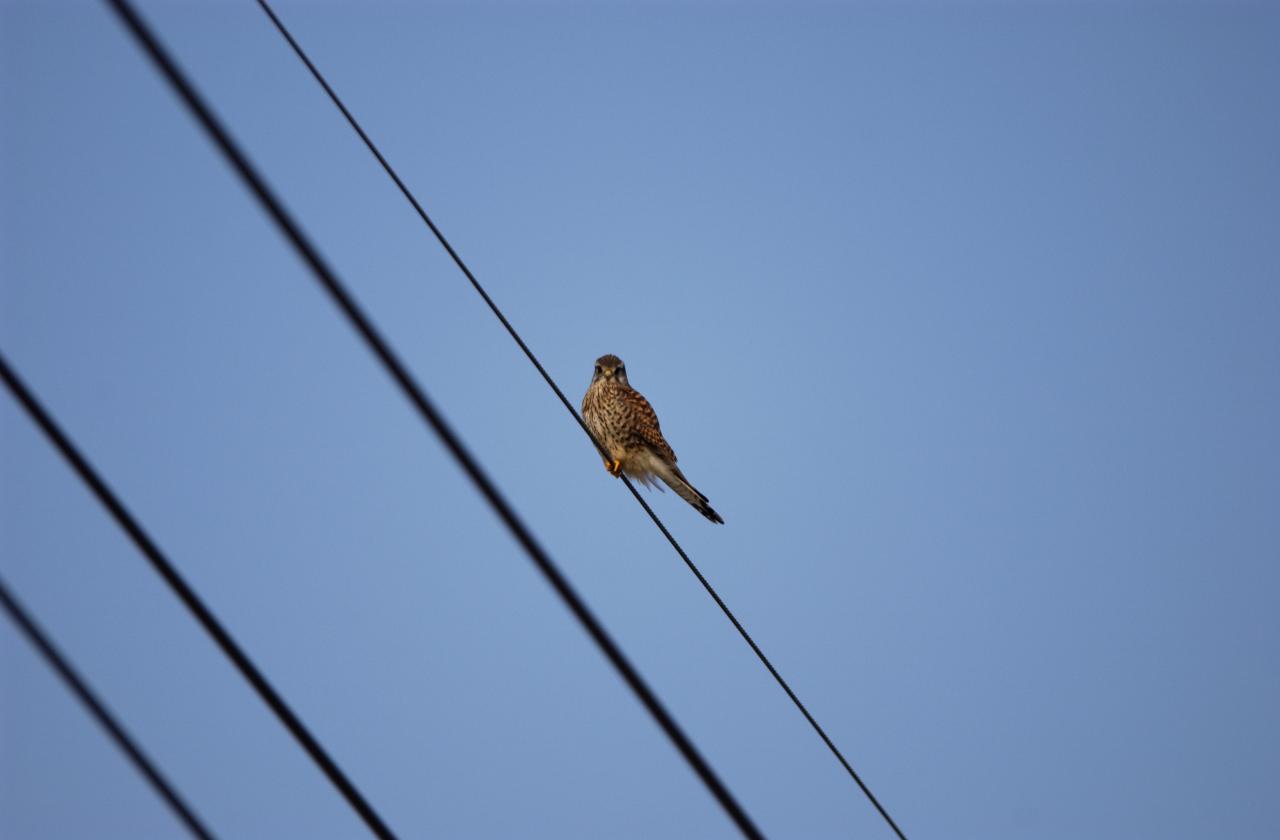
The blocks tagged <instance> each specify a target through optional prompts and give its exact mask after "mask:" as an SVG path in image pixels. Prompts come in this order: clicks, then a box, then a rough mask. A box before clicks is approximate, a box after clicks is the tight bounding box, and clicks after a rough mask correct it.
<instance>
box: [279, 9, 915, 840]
mask: <svg viewBox="0 0 1280 840" xmlns="http://www.w3.org/2000/svg"><path fill="white" fill-rule="evenodd" d="M257 2H258V5H259V6H261V7H262V10H263V11H264V12H266V14H267V17H269V18H271V22H272V23H273V24H275V27H276V29H278V30H279V31H280V34H281V35H283V36H284V39H285V40H286V41H288V42H289V46H290V47H292V48H293V51H294V53H296V54H297V56H298V58H299V59H301V60H302V63H303V64H305V65H306V66H307V69H308V70H310V71H311V75H312V76H314V77H315V80H316V81H317V82H319V83H320V86H321V87H322V88H324V91H325V93H327V94H328V95H329V98H330V99H331V100H332V101H333V104H334V105H336V106H337V108H338V110H339V111H341V112H342V115H343V116H344V117H346V119H347V122H348V123H350V124H351V127H352V128H353V129H354V130H355V132H356V134H358V135H359V136H360V139H361V140H362V141H364V144H365V146H366V147H367V148H368V149H369V151H370V152H371V153H372V154H373V156H374V157H375V158H376V159H377V161H378V163H380V164H381V165H382V168H383V169H384V170H385V171H386V173H387V175H388V176H390V178H391V180H392V181H393V182H394V183H395V185H396V186H397V187H398V188H399V189H400V192H401V193H402V194H403V195H404V197H405V198H406V199H407V200H408V202H409V204H411V205H412V206H413V209H414V210H415V211H416V212H417V214H418V217H419V218H421V219H422V221H423V222H424V223H426V225H427V227H428V228H430V229H431V232H432V233H433V234H435V237H436V239H437V240H439V242H440V244H441V245H442V246H443V247H444V249H445V251H447V252H448V254H449V256H450V257H452V258H453V261H454V263H456V264H457V266H458V268H459V269H461V270H462V273H463V274H464V275H466V278H467V280H469V281H470V282H471V286H472V288H474V289H475V290H476V292H477V293H478V294H479V295H480V297H481V298H483V299H484V302H485V303H486V304H487V305H488V307H489V309H490V310H491V311H492V312H493V314H494V316H495V317H496V318H497V319H498V320H499V321H500V322H501V323H502V326H503V327H505V328H506V330H507V333H508V334H510V336H511V338H512V339H513V340H514V341H515V343H516V344H517V345H519V347H520V349H521V350H522V351H524V354H525V356H527V357H528V359H529V361H530V362H531V363H532V364H533V366H534V367H535V368H537V369H538V373H540V374H542V378H543V379H544V380H545V381H546V383H547V385H548V386H550V388H551V390H552V391H554V392H555V395H556V396H557V397H559V398H560V402H561V403H563V404H564V407H565V410H567V411H568V412H569V414H570V415H572V417H573V419H574V420H576V421H577V423H578V425H579V426H581V427H582V431H583V432H584V433H585V434H586V436H587V437H588V438H590V439H591V443H592V444H593V445H594V446H595V447H596V449H597V450H598V451H599V452H600V455H601V457H603V458H605V459H606V460H609V458H610V455H609V453H608V452H606V451H605V449H604V447H603V446H601V444H600V441H598V440H596V437H595V435H593V434H592V433H591V430H590V429H588V428H587V425H586V423H584V422H583V421H582V417H581V416H580V415H579V414H578V411H577V409H575V408H574V407H573V404H572V403H570V402H569V400H568V398H567V397H565V395H564V391H562V390H560V386H559V385H557V384H556V382H555V380H554V379H552V378H551V375H550V374H549V373H547V370H546V368H544V367H543V366H542V362H540V361H538V358H537V356H535V355H534V354H533V351H532V350H530V349H529V346H528V345H527V344H525V343H524V339H522V338H521V337H520V334H519V333H517V332H516V329H515V327H513V326H511V322H510V321H508V320H507V316H506V315H504V314H503V313H502V310H500V309H499V308H498V305H497V304H496V303H494V302H493V298H491V297H489V294H488V292H486V291H485V290H484V287H483V286H481V285H480V282H479V281H478V280H476V278H475V275H474V274H472V273H471V269H470V268H468V267H467V264H466V263H464V262H463V261H462V257H460V256H458V252H457V251H455V250H454V249H453V246H452V245H450V244H449V240H447V239H446V238H445V236H444V234H443V233H442V232H441V231H440V228H438V227H436V224H435V222H433V221H432V220H431V217H430V216H428V215H427V211H426V210H424V209H423V208H422V205H421V204H419V203H418V199H417V198H415V197H414V195H413V193H412V192H410V190H409V188H408V187H407V186H405V183H404V181H402V180H400V176H399V175H398V174H396V171H395V169H393V168H392V167H391V164H390V163H388V162H387V159H386V158H385V157H383V156H382V152H381V151H379V150H378V147H377V146H376V145H374V142H373V140H371V139H370V138H369V135H368V134H366V133H365V130H364V129H363V128H362V127H361V126H360V123H359V122H358V121H357V120H356V118H355V117H354V116H352V114H351V112H350V111H349V110H347V106H346V105H344V104H343V102H342V100H341V99H340V98H339V97H338V94H337V93H335V92H334V90H333V88H332V87H330V85H329V82H328V81H327V80H326V79H325V77H324V76H323V75H322V74H321V73H320V71H319V70H318V69H317V68H316V66H315V64H313V63H312V61H311V59H310V58H308V57H307V54H306V53H305V52H304V51H303V49H302V47H301V46H300V45H299V44H298V42H297V40H295V39H294V37H293V35H292V34H291V33H290V32H289V30H288V29H287V28H286V27H285V25H284V23H283V22H282V21H281V20H280V18H279V17H278V16H277V15H276V13H275V12H274V11H273V10H272V8H271V6H270V5H268V3H267V2H266V0H257ZM620 478H622V481H623V483H624V484H626V485H627V489H628V490H630V491H631V495H632V496H634V497H635V499H636V501H637V502H639V503H640V506H641V507H642V508H644V511H645V513H647V514H649V518H650V519H652V520H653V524H654V525H656V526H658V530H659V531H661V532H662V535H663V536H664V537H666V538H667V542H669V543H671V547H672V548H674V549H675V550H676V553H677V554H679V555H680V559H681V560H683V561H684V563H685V565H686V566H688V567H689V571H691V572H693V574H694V577H696V578H697V579H698V582H699V583H701V584H702V587H703V588H704V589H706V590H707V594H709V595H710V596H711V598H712V599H713V600H714V601H715V602H716V605H717V606H719V607H720V609H721V610H722V611H723V612H724V614H725V616H726V617H727V618H728V619H729V621H730V622H731V623H732V624H733V626H734V628H735V629H736V630H737V631H738V633H739V634H741V636H742V638H743V639H744V640H745V641H746V643H747V644H748V645H749V646H750V647H751V650H752V651H753V652H754V653H755V655H756V656H757V657H758V658H759V659H760V661H761V662H762V663H763V664H764V667H765V668H767V669H768V671H769V673H770V674H772V675H773V678H774V679H775V680H777V682H778V685H780V686H781V687H782V690H783V691H784V692H786V695H787V696H788V697H790V698H791V702H792V703H794V704H795V706H796V708H797V709H799V710H800V714H802V715H804V719H805V720H807V721H808V722H809V725H810V726H812V727H813V729H814V731H815V732H817V733H818V737H820V738H821V739H822V742H823V743H824V744H826V745H827V749H829V750H830V751H831V752H832V753H833V754H834V755H835V757H836V759H838V760H839V762H840V764H841V765H842V766H843V767H844V769H845V772H847V773H848V774H849V776H850V777H851V778H852V779H853V781H854V782H856V783H857V785H858V787H859V788H860V789H861V790H862V792H863V794H865V795H866V797H867V799H868V800H870V802H871V804H872V805H874V806H875V809H876V810H877V811H879V812H880V816H882V817H884V819H885V822H887V823H888V824H889V827H890V828H892V829H893V831H894V833H895V834H896V835H897V836H898V837H899V838H901V840H906V835H904V834H903V833H902V829H900V828H898V824H897V823H896V822H894V820H893V817H891V816H889V812H888V811H886V810H885V808H884V806H883V805H881V804H880V801H879V800H878V799H876V797H875V795H874V794H873V793H872V792H871V789H870V788H868V787H867V785H866V784H865V783H864V782H863V781H862V778H861V777H860V776H859V775H858V774H857V772H856V771H855V770H854V769H853V766H852V765H850V764H849V762H848V760H847V759H846V758H845V757H844V754H843V753H841V752H840V750H839V748H838V747H836V745H835V743H834V742H833V741H832V740H831V738H830V737H828V736H827V733H826V731H825V730H823V728H822V727H821V726H820V725H819V724H818V721H817V720H816V719H814V717H813V715H811V714H810V713H809V710H808V709H807V708H805V705H804V703H802V702H800V698H799V697H798V696H796V693H795V692H794V691H792V690H791V686H790V685H788V684H787V681H786V680H784V679H783V678H782V675H781V674H779V673H778V669H777V668H775V667H773V663H772V662H770V661H769V658H768V657H767V656H765V655H764V651H762V650H761V649H760V646H759V645H757V644H756V643H755V640H754V639H752V638H751V635H750V634H749V633H747V630H746V628H745V627H743V626H742V623H741V622H740V621H738V619H737V616H735V615H734V614H733V612H732V611H731V610H730V609H729V607H728V605H727V604H725V602H724V600H723V599H721V597H720V595H719V594H718V593H717V592H716V590H715V589H714V588H713V587H712V586H711V584H710V583H709V582H708V581H707V579H706V578H705V577H703V575H702V572H700V571H699V570H698V567H697V566H695V565H694V563H693V561H692V560H690V559H689V555H688V554H686V553H685V550H684V549H683V548H681V546H680V543H678V542H676V538H675V537H673V536H672V535H671V532H670V531H669V530H667V526H666V525H665V524H663V522H662V520H661V519H659V518H658V515H657V514H656V513H654V512H653V508H651V507H649V503H648V502H646V501H645V499H644V497H643V496H641V495H640V492H639V491H638V490H636V488H635V485H633V484H632V483H631V481H630V480H629V479H628V478H627V477H626V476H625V475H624V476H620Z"/></svg>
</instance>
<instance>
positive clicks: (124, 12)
mask: <svg viewBox="0 0 1280 840" xmlns="http://www.w3.org/2000/svg"><path fill="white" fill-rule="evenodd" d="M105 2H107V3H108V4H109V5H110V6H111V7H112V9H113V10H115V12H116V13H117V14H118V15H119V17H120V19H121V21H122V22H123V23H124V24H125V25H126V27H128V29H129V30H130V32H132V33H133V35H134V37H135V38H136V39H137V41H138V44H139V46H141V47H142V48H143V50H144V51H145V52H146V53H147V54H148V55H149V56H150V58H151V60H152V61H153V62H154V63H155V66H156V69H157V70H159V71H160V73H161V74H162V75H164V77H165V78H166V79H167V80H168V81H169V83H170V84H171V85H172V86H173V88H174V91H175V92H176V93H177V94H178V95H179V96H180V97H181V99H182V101H183V102H184V103H185V104H186V106H187V108H188V109H189V110H190V111H191V113H192V115H193V116H194V117H195V118H196V119H197V120H198V121H199V123H200V124H201V126H202V127H203V128H204V129H205V131H206V132H207V133H208V134H209V137H210V139H211V140H213V142H214V144H215V145H216V146H217V147H218V149H219V150H220V151H221V152H222V154H223V155H224V156H225V157H226V159H227V162H228V163H229V164H231V166H232V168H233V169H235V171H236V173H237V174H238V175H239V176H240V178H241V179H242V180H243V181H244V183H245V186H246V187H248V188H249V190H250V191H251V192H252V193H253V194H254V196H255V197H256V198H257V199H258V201H259V202H260V203H261V204H262V206H263V209H265V210H266V211H267V214H268V215H269V216H271V218H272V219H273V220H274V221H275V223H276V224H277V225H278V226H279V227H280V230H281V232H282V233H283V234H284V236H285V238H287V239H288V240H289V242H290V243H291V244H292V245H293V247H294V248H295V249H296V250H297V252H298V254H299V256H301V257H302V259H303V261H304V262H305V263H306V264H307V266H308V267H309V268H310V269H311V272H312V274H313V275H314V276H315V279H316V281H317V282H318V283H319V284H320V285H321V286H322V287H323V288H324V289H325V291H327V292H328V293H329V295H330V297H331V298H332V299H333V301H334V303H335V304H336V305H337V306H338V308H339V309H340V310H341V311H342V313H343V314H344V315H345V316H346V317H347V320H348V321H350V322H351V325H352V327H353V328H354V329H355V330H356V332H357V333H359V335H360V337H361V338H362V339H364V342H365V344H366V345H367V346H368V347H369V350H370V351H371V352H372V353H373V354H374V355H375V356H376V357H377V358H378V360H379V361H380V362H381V363H382V365H383V367H385V368H386V370H387V373H388V374H390V376H391V378H392V379H394V380H395V382H396V384H397V385H399V387H400V389H401V391H403V392H404V395H405V396H406V397H407V398H408V399H409V401H410V402H411V403H412V404H413V406H414V408H416V409H417V411H418V413H419V415H420V416H421V417H422V419H423V420H424V421H425V422H426V423H427V424H428V425H429V426H430V427H431V429H432V430H433V431H434V432H435V433H436V435H437V437H439V438H440V441H441V442H442V443H443V444H444V445H445V448H446V449H448V450H449V453H450V454H451V455H452V456H453V458H454V460H456V461H457V462H458V464H459V466H461V467H462V469H463V471H464V472H466V474H467V476H468V477H469V478H470V479H471V481H472V483H473V484H474V485H475V487H476V489H477V490H478V491H479V492H480V493H481V495H483V496H484V497H485V499H486V500H487V501H488V503H489V505H490V506H491V507H492V508H493V509H494V512H495V513H497V514H498V516H499V517H500V518H501V519H502V521H503V523H505V524H506V526H507V529H508V530H509V531H510V532H511V534H512V536H514V537H515V538H516V540H517V542H519V543H520V545H521V546H522V547H523V548H524V550H525V552H526V553H527V554H528V555H529V557H530V559H532V560H533V562H534V564H535V565H536V566H537V567H538V570H539V571H541V572H542V574H543V576H544V577H545V578H546V579H547V581H548V583H550V584H551V586H552V587H553V588H554V589H555V591H556V593H557V594H558V595H559V596H560V598H561V599H562V600H563V601H564V603H565V605H566V606H567V607H568V608H569V610H570V611H571V612H572V613H573V614H574V616H575V617H576V618H577V619H578V621H579V623H580V624H581V625H582V627H583V629H584V630H586V631H587V633H588V634H589V635H590V636H591V638H592V640H593V641H595V643H596V645H597V646H598V647H599V648H600V650H601V652H602V653H604V655H605V657H606V658H608V660H609V661H610V662H611V663H612V664H613V666H614V668H616V669H617V671H618V673H619V674H620V675H621V676H622V678H623V679H624V680H625V681H626V683H627V685H628V686H629V687H630V688H631V690H632V691H633V692H634V693H635V694H636V696H637V698H638V699H639V700H640V702H641V703H642V704H643V705H644V707H645V708H646V709H647V710H648V711H649V713H650V714H651V715H652V716H653V718H654V720H655V721H656V722H657V723H658V725H659V726H660V727H661V728H662V730H663V731H664V732H666V734H667V736H668V737H669V738H670V739H671V741H672V743H673V744H674V745H675V747H676V748H677V749H678V750H679V751H680V754H681V755H682V756H684V759H685V761H687V762H688V763H689V765H690V767H691V768H692V769H693V770H694V772H695V773H697V775H698V776H699V778H701V779H702V781H703V783H704V784H705V785H706V786H707V788H708V790H710V792H711V793H712V795H713V796H714V797H715V798H716V800H717V801H718V802H719V803H720V805H721V807H722V808H724V810H725V812H726V813H727V814H728V815H729V817H730V818H731V819H732V820H733V821H734V822H735V823H736V824H737V826H738V828H739V829H740V830H741V831H742V833H743V834H744V835H746V836H747V837H752V838H756V837H763V835H762V834H761V833H760V830H759V829H758V828H756V826H755V824H754V823H753V822H752V821H751V818H750V817H748V816H747V813H746V811H744V810H743V809H742V806H741V805H739V804H738V802H737V800H736V799H734V797H733V795H732V794H731V793H730V792H729V789H728V788H727V787H725V785H724V783H723V782H722V781H721V780H720V778H719V776H717V775H716V773H715V771H714V770H713V769H712V768H711V765H710V764H708V763H707V761H706V759H704V758H703V757H702V755H701V753H699V752H698V750H697V748H696V747H695V746H694V745H693V742H692V741H691V740H689V737H688V736H687V735H686V734H685V733H684V731H683V730H682V729H681V728H680V726H679V724H677V723H676V721H675V719H674V718H673V717H671V715H670V713H669V712H668V711H667V710H666V708H665V707H664V706H663V705H662V702H661V701H660V700H659V699H658V697H657V695H656V694H654V693H653V691H652V689H650V688H649V686H648V684H647V683H645V681H644V679H643V678H642V677H641V676H640V674H639V672H638V671H636V669H635V668H634V667H633V666H632V665H631V663H630V661H629V660H628V659H627V658H626V656H625V655H624V654H623V652H622V649H621V648H619V647H618V645H617V643H615V642H614V641H613V639H612V638H611V637H610V636H609V634H608V632H607V631H606V630H605V629H604V626H603V625H601V624H600V622H599V620H597V619H596V617H595V616H594V615H593V614H592V613H591V611H590V610H589V609H588V607H587V605H586V603H585V602H584V601H583V600H582V599H581V598H580V597H579V596H578V594H577V593H576V592H575V591H574V590H573V588H572V587H571V586H570V584H569V581H568V579H567V578H565V576H564V575H563V573H561V572H560V570H559V568H558V567H557V566H556V565H555V563H554V561H552V559H551V557H550V556H549V555H548V554H547V553H546V551H544V550H543V548H542V546H541V545H539V544H538V542H537V541H536V540H535V539H534V536H533V533H532V532H531V531H530V530H529V528H528V526H526V525H525V524H524V522H523V521H522V520H521V519H520V517H519V516H518V515H517V514H516V512H515V510H514V509H513V508H512V507H511V505H510V504H509V503H508V502H507V500H506V499H505V498H504V497H503V496H502V494H501V493H500V492H499V491H498V488H497V485H495V484H494V483H493V481H492V480H491V479H490V478H489V476H488V474H486V473H485V472H484V470H483V469H482V468H481V467H480V464H479V462H478V461H476V459H475V458H474V457H473V456H472V455H471V453H470V452H469V451H468V450H467V449H466V447H465V446H464V445H463V443H462V440H461V438H459V437H458V435H457V433H456V432H455V431H454V430H453V428H452V427H451V426H450V425H449V424H448V423H447V422H446V421H445V419H444V417H443V415H442V414H441V413H440V412H439V410H438V409H436V407H435V405H434V404H433V403H432V402H431V401H430V399H429V398H428V397H427V395H426V392H425V391H423V389H422V388H421V386H419V385H418V383H417V382H416V381H415V380H414V378H413V376H412V375H411V374H410V373H409V370H408V368H407V367H405V365H404V363H403V362H401V361H400V359H399V358H398V357H397V356H396V355H395V353H394V352H393V351H392V350H391V346H390V345H389V344H388V343H387V341H386V339H384V338H383V337H382V335H381V334H380V333H379V332H378V331H377V329H376V328H375V327H374V326H373V322H372V321H370V320H369V318H368V316H366V315H365V314H364V312H363V311H362V310H361V309H360V308H359V306H358V305H357V304H356V302H355V298H353V297H352V296H351V293H350V292H349V291H348V290H347V289H346V287H345V286H343V284H342V282H341V281H340V280H339V279H338V276H337V274H335V273H334V271H333V270H332V269H331V268H330V267H329V265H328V263H326V262H325V261H324V259H323V258H322V257H321V256H320V252H319V251H318V250H317V249H316V247H315V246H314V245H313V244H312V243H311V241H310V239H309V238H307V236H306V235H305V234H304V233H303V232H302V229H301V227H299V226H298V224H297V222H296V221H294V219H293V217H292V216H291V215H290V214H289V212H288V211H287V210H285V208H284V205H283V204H282V203H281V202H280V200H279V199H278V198H276V196H275V194H274V193H273V192H272V191H271V189H270V187H268V186H267V183H266V181H265V180H264V179H263V178H262V176H261V175H260V174H259V173H258V171H257V169H256V168H255V167H254V166H253V165H252V164H251V163H250V161H249V159H248V157H246V155H245V154H244V152H242V151H241V150H240V147H239V146H238V145H237V144H236V143H235V142H234V141H233V140H232V138H231V135H230V134H229V133H228V132H227V130H226V129H225V128H224V127H223V125H222V123H221V122H220V121H219V120H218V118H217V117H216V116H215V115H214V113H213V111H212V110H211V109H210V108H209V106H208V105H207V104H206V103H205V102H204V100H203V99H202V98H201V97H200V95H199V94H198V93H197V92H196V90H195V88H194V87H193V86H192V85H191V83H190V82H189V81H188V80H187V78H186V76H185V75H184V74H183V73H182V71H181V70H180V69H179V68H178V66H177V64H176V63H174V61H173V59H172V58H171V57H170V56H169V54H168V52H167V51H166V50H165V49H164V48H163V47H162V46H161V44H160V42H159V40H157V38H156V36H155V35H154V34H153V33H152V32H151V30H150V28H149V27H148V26H147V25H146V23H145V22H144V21H143V20H142V19H141V18H140V17H139V16H138V14H137V13H136V12H135V11H134V9H133V7H132V5H131V4H130V3H129V2H128V0H105Z"/></svg>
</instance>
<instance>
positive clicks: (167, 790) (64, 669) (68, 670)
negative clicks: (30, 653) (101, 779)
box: [0, 578, 213, 840]
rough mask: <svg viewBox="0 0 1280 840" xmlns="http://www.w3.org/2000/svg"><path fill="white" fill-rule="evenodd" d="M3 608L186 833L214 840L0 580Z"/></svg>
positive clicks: (0, 597)
mask: <svg viewBox="0 0 1280 840" xmlns="http://www.w3.org/2000/svg"><path fill="white" fill-rule="evenodd" d="M0 606H3V607H4V608H5V611H6V612H8V613H9V618H11V619H13V623H14V624H16V625H17V627H18V629H19V630H21V631H22V632H23V634H24V635H25V636H26V637H27V640H28V641H30V642H31V644H33V645H35V648H36V650H38V651H40V655H41V656H43V657H44V658H45V661H46V662H48V663H49V667H51V668H53V670H54V671H56V672H57V674H58V676H59V677H61V678H62V681H63V682H64V683H66V684H67V687H68V688H70V689H71V692H72V693H73V694H75V696H76V697H77V698H78V699H79V700H80V702H81V703H83V704H84V707H85V708H86V709H88V710H89V713H90V714H92V715H93V718H94V720H96V721H97V722H98V724H99V725H100V726H101V727H102V728H103V729H105V730H106V731H107V734H108V735H110V736H111V738H112V740H114V741H115V742H116V746H118V747H119V748H120V749H121V750H123V751H124V754H125V755H127V756H128V757H129V760H130V761H132V762H133V766H134V767H136V768H137V769H138V772H139V773H141V774H142V775H143V776H145V777H146V779H147V781H148V782H150V783H151V786H152V787H153V788H155V790H156V793H158V794H160V797H161V798H162V799H164V801H165V803H166V804H168V806H169V808H170V809H172V810H173V813H174V814H176V815H177V817H178V819H180V820H182V823H183V825H185V826H186V827H187V830H188V831H190V832H191V833H192V834H193V835H194V836H196V837H199V838H201V840H213V832H211V831H209V829H207V828H205V826H204V823H202V822H200V818H199V817H197V816H196V814H195V811H193V810H191V806H189V805H187V803H186V802H185V801H183V799H182V797H181V796H180V795H179V794H178V791H177V789H176V788H175V787H174V786H173V784H172V783H170V782H169V781H168V780H167V779H166V778H165V777H164V773H162V772H161V771H160V768H159V767H157V766H156V764H155V762H153V761H152V760H151V759H150V758H148V757H147V754H146V753H144V752H143V751H142V747H140V746H138V744H137V741H135V740H134V738H133V737H132V736H131V735H129V732H128V730H126V729H125V728H124V725H123V724H121V723H120V722H119V721H117V720H116V719H115V716H114V715H112V714H111V712H110V710H108V709H107V707H106V706H105V705H103V703H102V701H101V700H99V699H98V697H97V695H95V694H94V692H93V689H92V688H90V687H89V684H88V683H87V682H85V681H84V678H83V677H81V676H80V675H79V674H78V673H77V672H76V669H75V668H74V667H72V665H71V662H70V661H69V660H68V659H67V658H66V657H65V656H63V655H62V652H61V651H60V650H58V647H57V645H55V644H54V643H53V640H52V639H50V638H49V636H48V635H47V634H46V633H45V632H44V631H43V630H41V629H40V625H38V624H36V621H35V619H34V618H32V617H31V614H30V613H28V612H27V610H26V609H25V608H24V607H23V606H22V604H21V602H19V601H18V599H17V597H16V596H14V595H13V593H12V592H10V591H9V587H8V586H7V585H6V584H5V582H4V579H3V578H0Z"/></svg>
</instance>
